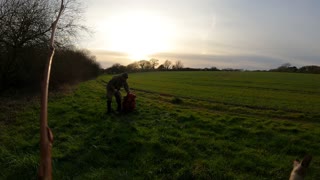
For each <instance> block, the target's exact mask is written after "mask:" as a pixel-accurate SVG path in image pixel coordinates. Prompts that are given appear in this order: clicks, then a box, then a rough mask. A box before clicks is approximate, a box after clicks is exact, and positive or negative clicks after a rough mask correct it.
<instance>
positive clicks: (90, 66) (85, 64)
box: [0, 47, 101, 91]
mask: <svg viewBox="0 0 320 180" xmlns="http://www.w3.org/2000/svg"><path fill="white" fill-rule="evenodd" d="M47 52H48V50H47V49H46V48H39V47H37V48H34V47H28V48H23V49H20V50H19V53H17V56H16V59H15V61H14V64H12V65H11V66H7V68H1V70H0V80H1V86H0V87H1V90H6V89H11V88H14V89H25V88H28V89H33V90H36V91H39V90H40V82H41V80H42V76H43V71H44V66H45V63H46V62H45V60H46V57H47V55H48V53H47ZM8 56H9V53H1V55H0V60H1V62H2V63H3V62H7V61H6V59H8ZM7 63H8V62H7ZM2 67H4V66H2ZM100 73H101V68H100V65H99V64H98V63H97V62H96V59H95V57H94V56H92V55H91V54H90V52H89V51H86V50H77V49H73V48H61V49H56V52H55V56H54V59H53V63H52V69H51V79H50V87H51V88H57V87H59V86H62V85H65V84H74V83H77V82H81V81H84V80H88V79H91V78H94V77H97V76H98V75H99V74H100Z"/></svg>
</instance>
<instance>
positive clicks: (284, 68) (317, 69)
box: [269, 63, 320, 74]
mask: <svg viewBox="0 0 320 180" xmlns="http://www.w3.org/2000/svg"><path fill="white" fill-rule="evenodd" d="M269 71H271V72H295V73H311V74H320V66H315V65H310V66H302V67H300V68H297V67H295V66H292V65H291V64H290V63H285V64H283V65H281V66H279V67H278V68H276V69H270V70H269Z"/></svg>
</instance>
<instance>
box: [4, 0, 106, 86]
mask: <svg viewBox="0 0 320 180" xmlns="http://www.w3.org/2000/svg"><path fill="white" fill-rule="evenodd" d="M65 6H66V7H65V11H64V15H63V17H61V21H60V23H59V26H58V28H57V29H58V31H57V33H56V40H55V44H56V46H57V47H56V53H55V56H54V59H53V64H52V71H51V81H50V87H51V88H55V87H58V86H60V85H63V84H65V83H69V84H70V83H75V82H79V81H83V80H87V79H90V78H94V77H96V76H98V75H99V73H100V72H101V67H100V65H99V64H98V63H97V62H96V59H95V57H94V56H92V55H91V54H90V52H89V51H86V50H79V49H76V48H74V46H73V43H74V41H75V38H76V36H77V35H78V34H79V32H82V31H86V27H84V26H83V25H81V21H80V17H81V16H82V13H83V12H82V11H81V9H82V8H81V7H80V6H81V4H79V2H77V0H68V1H66V5H65ZM58 9H59V1H55V0H1V1H0V27H1V29H0V91H3V90H6V89H10V88H15V89H20V88H33V89H36V90H37V89H38V90H40V81H41V78H42V74H43V70H44V66H45V63H46V62H45V61H46V59H47V54H48V50H49V46H48V43H49V40H50V30H51V23H52V20H53V19H54V17H56V16H57V12H58Z"/></svg>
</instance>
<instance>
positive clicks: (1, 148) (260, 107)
mask: <svg viewBox="0 0 320 180" xmlns="http://www.w3.org/2000/svg"><path fill="white" fill-rule="evenodd" d="M110 78H111V76H100V77H99V78H97V79H96V80H92V81H88V82H85V83H81V84H80V85H78V86H77V87H75V88H74V89H71V90H70V91H69V92H65V93H64V94H54V95H52V96H50V102H49V117H48V118H49V126H50V127H51V129H52V131H53V133H54V145H53V178H54V179H252V180H257V179H268V180H269V179H288V177H289V174H290V171H291V169H292V161H293V160H294V159H296V158H300V159H301V158H302V157H303V156H304V155H305V154H311V155H312V156H313V161H312V162H311V167H310V169H309V171H308V176H307V178H306V179H317V178H318V177H320V160H319V159H320V151H319V149H320V138H319V137H320V113H319V110H320V83H319V82H320V76H319V75H311V74H294V73H266V72H161V73H160V72H159V73H155V72H152V73H135V74H129V79H128V82H129V85H130V87H131V88H132V89H133V92H134V93H135V94H136V95H137V109H136V111H135V112H132V113H130V114H111V115H109V114H106V102H105V101H106V98H105V82H107V81H108V80H109V79H110ZM113 106H114V107H113V108H114V109H115V106H116V105H115V103H113ZM0 108H1V111H0V118H1V121H0V129H1V131H0V169H1V171H0V179H35V177H36V174H37V167H38V162H39V135H38V134H39V127H38V126H39V105H38V101H34V100H30V99H23V100H19V101H13V99H12V98H2V101H1V104H0Z"/></svg>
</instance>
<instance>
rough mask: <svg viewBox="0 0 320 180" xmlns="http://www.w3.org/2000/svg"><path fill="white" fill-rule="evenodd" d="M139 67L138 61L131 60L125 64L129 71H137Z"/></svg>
mask: <svg viewBox="0 0 320 180" xmlns="http://www.w3.org/2000/svg"><path fill="white" fill-rule="evenodd" d="M138 69H139V63H138V62H133V63H130V64H128V65H127V70H128V71H130V72H133V71H137V70H138Z"/></svg>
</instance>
